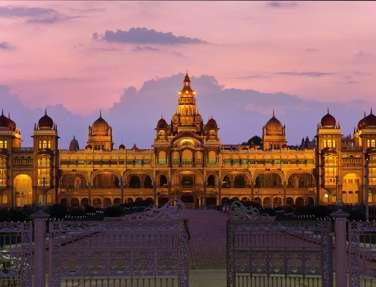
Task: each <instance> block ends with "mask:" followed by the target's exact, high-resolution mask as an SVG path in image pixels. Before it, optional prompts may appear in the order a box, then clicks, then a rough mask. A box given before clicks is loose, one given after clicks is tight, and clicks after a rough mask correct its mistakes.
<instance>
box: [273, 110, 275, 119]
mask: <svg viewBox="0 0 376 287" xmlns="http://www.w3.org/2000/svg"><path fill="white" fill-rule="evenodd" d="M273 118H275V110H274V109H273Z"/></svg>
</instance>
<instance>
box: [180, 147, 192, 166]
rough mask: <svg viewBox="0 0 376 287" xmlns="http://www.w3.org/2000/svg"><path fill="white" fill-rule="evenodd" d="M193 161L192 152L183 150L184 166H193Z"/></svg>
mask: <svg viewBox="0 0 376 287" xmlns="http://www.w3.org/2000/svg"><path fill="white" fill-rule="evenodd" d="M192 159H193V154H192V151H191V150H189V149H185V150H183V153H182V163H183V164H191V163H192Z"/></svg>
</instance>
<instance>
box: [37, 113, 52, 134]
mask: <svg viewBox="0 0 376 287" xmlns="http://www.w3.org/2000/svg"><path fill="white" fill-rule="evenodd" d="M38 126H39V128H42V129H52V128H53V126H54V121H53V120H52V119H51V117H50V116H48V115H47V110H45V111H44V116H43V117H41V118H40V119H39V121H38Z"/></svg>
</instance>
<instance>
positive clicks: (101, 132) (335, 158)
mask: <svg viewBox="0 0 376 287" xmlns="http://www.w3.org/2000/svg"><path fill="white" fill-rule="evenodd" d="M218 130H219V129H218V126H217V123H216V121H215V120H214V119H213V118H211V119H209V120H208V121H207V122H206V123H205V124H204V121H203V119H202V117H201V115H200V114H199V112H198V110H197V106H196V92H195V91H194V90H193V89H192V88H191V83H190V79H189V77H188V75H186V76H185V79H184V84H183V88H182V89H181V91H180V92H179V99H178V106H177V109H176V112H175V114H174V115H173V116H172V119H171V122H170V124H168V123H167V121H166V120H165V119H163V118H161V119H160V120H159V121H158V123H157V126H156V129H155V131H156V132H155V139H154V144H153V146H152V148H150V149H139V148H137V147H136V146H134V147H132V148H128V149H127V148H125V146H124V145H120V146H118V147H116V148H115V147H114V144H113V141H112V129H111V126H110V125H109V124H108V123H107V122H106V120H105V119H103V117H102V115H100V116H99V118H98V119H97V120H96V121H95V122H94V123H93V124H92V125H91V126H90V127H89V133H88V140H87V143H86V146H85V148H84V149H80V147H79V143H78V141H77V140H76V139H75V138H73V140H72V141H71V143H70V145H69V149H68V150H65V149H59V146H58V140H59V137H58V130H57V127H56V125H55V124H54V122H53V120H52V119H51V118H50V117H49V116H48V115H47V113H45V115H44V116H43V117H42V118H41V119H40V120H39V122H38V123H37V124H35V126H34V133H33V147H31V148H23V147H21V133H20V131H19V130H18V129H17V127H16V124H15V122H14V121H13V120H12V119H10V117H9V116H8V117H6V116H5V115H4V114H2V115H1V117H0V201H1V204H2V205H3V206H23V205H29V204H36V203H44V204H45V203H47V204H53V203H62V204H65V205H67V206H71V207H81V206H86V205H92V206H94V207H108V206H111V205H117V204H121V203H127V202H135V201H140V200H150V201H153V202H154V203H156V204H157V205H160V204H163V203H165V202H166V201H168V200H169V199H176V198H180V199H182V200H183V201H184V202H186V203H187V205H189V206H192V207H201V206H214V205H218V204H221V203H223V202H225V201H227V200H230V199H234V198H238V199H240V200H244V201H253V202H258V203H259V204H261V205H262V206H264V207H279V206H293V205H295V206H313V205H317V204H335V203H336V202H342V203H345V204H364V203H365V202H366V198H367V194H368V202H369V204H376V153H375V152H374V151H375V149H376V116H374V115H373V113H372V111H371V113H370V114H369V115H368V116H365V117H364V118H363V119H362V120H360V122H359V124H358V127H357V129H356V130H355V131H354V135H353V136H352V137H350V138H349V137H343V135H342V133H341V128H340V126H339V124H338V123H337V121H336V119H335V118H334V117H333V116H332V115H330V114H329V112H328V113H327V114H326V115H325V116H324V117H323V118H322V119H321V122H320V123H319V125H318V127H317V136H316V140H315V145H314V146H313V147H310V146H306V147H305V148H291V147H288V146H287V139H286V135H285V127H284V126H283V125H282V124H281V122H280V121H279V120H278V119H277V118H276V116H275V115H274V113H273V116H272V118H271V119H270V120H269V121H268V122H267V123H266V124H265V126H264V127H263V129H262V144H261V145H260V146H257V145H244V144H239V145H223V144H222V143H221V141H220V137H219V133H218Z"/></svg>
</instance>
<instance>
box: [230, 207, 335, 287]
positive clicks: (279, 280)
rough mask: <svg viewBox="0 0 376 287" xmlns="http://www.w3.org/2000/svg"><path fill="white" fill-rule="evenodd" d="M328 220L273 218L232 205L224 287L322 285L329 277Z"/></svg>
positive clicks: (326, 283) (330, 244) (252, 209)
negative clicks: (290, 220)
mask: <svg viewBox="0 0 376 287" xmlns="http://www.w3.org/2000/svg"><path fill="white" fill-rule="evenodd" d="M330 234H331V222H330V221H327V220H325V221H318V222H311V221H309V222H299V223H293V224H291V223H288V222H277V221H275V218H274V217H271V216H262V215H260V214H259V211H258V209H256V208H246V207H245V206H243V205H242V204H241V203H239V202H238V203H234V204H233V205H232V206H231V211H230V219H229V221H228V224H227V239H228V240H227V286H228V287H235V286H242V287H243V286H244V287H246V286H257V287H262V286H265V287H266V286H324V287H330V286H332V285H331V282H332V256H331V251H332V238H331V235H330Z"/></svg>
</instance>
